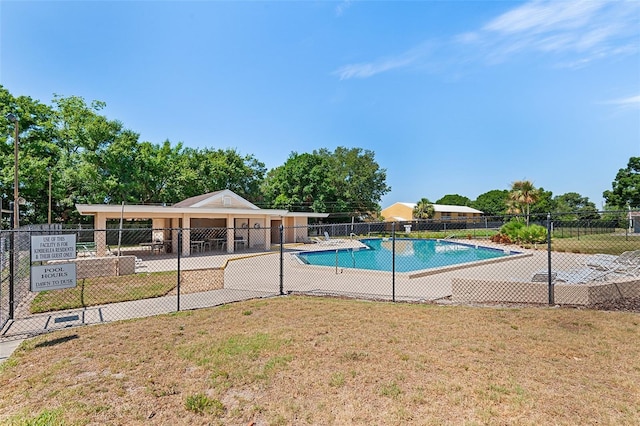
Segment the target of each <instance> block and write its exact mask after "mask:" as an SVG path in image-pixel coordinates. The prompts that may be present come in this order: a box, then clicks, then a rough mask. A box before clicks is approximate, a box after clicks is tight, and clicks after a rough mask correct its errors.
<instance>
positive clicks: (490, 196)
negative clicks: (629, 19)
mask: <svg viewBox="0 0 640 426" xmlns="http://www.w3.org/2000/svg"><path fill="white" fill-rule="evenodd" d="M508 198H509V191H507V190H506V189H502V190H501V189H493V190H491V191H488V192H485V193H484V194H480V195H478V198H476V199H475V201H474V202H472V203H471V207H473V208H474V209H478V210H480V211H481V212H483V213H484V214H485V215H487V216H498V215H503V214H505V213H506V210H507V207H506V204H507V200H508Z"/></svg>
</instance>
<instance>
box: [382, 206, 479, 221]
mask: <svg viewBox="0 0 640 426" xmlns="http://www.w3.org/2000/svg"><path fill="white" fill-rule="evenodd" d="M380 214H382V217H384V220H385V222H395V221H396V220H397V219H396V217H401V218H403V219H404V220H412V219H413V209H412V208H411V207H408V206H405V205H404V204H401V203H395V204H392V205H391V206H389V207H387V208H386V209H382V211H381V212H380ZM480 216H481V214H480V213H447V212H435V213H434V215H433V219H436V220H442V219H443V218H444V219H451V220H460V219H462V218H467V219H469V218H472V217H480Z"/></svg>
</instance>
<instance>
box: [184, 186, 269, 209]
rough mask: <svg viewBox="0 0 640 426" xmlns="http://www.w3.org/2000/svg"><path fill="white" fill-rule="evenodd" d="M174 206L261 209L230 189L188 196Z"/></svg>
mask: <svg viewBox="0 0 640 426" xmlns="http://www.w3.org/2000/svg"><path fill="white" fill-rule="evenodd" d="M172 207H196V208H197V207H201V208H230V209H253V210H259V209H260V208H259V207H258V206H256V205H255V204H252V203H250V202H249V201H247V200H245V199H244V198H242V197H241V196H239V195H238V194H236V193H235V192H233V191H231V190H229V189H224V190H222V191H215V192H209V193H208V194H202V195H197V196H195V197H191V198H187V199H186V200H182V201H180V202H179V203H176V204H174V205H173V206H172Z"/></svg>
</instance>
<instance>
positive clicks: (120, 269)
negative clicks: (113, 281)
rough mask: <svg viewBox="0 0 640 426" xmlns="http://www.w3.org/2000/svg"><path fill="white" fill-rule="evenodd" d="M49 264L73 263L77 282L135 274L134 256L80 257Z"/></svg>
mask: <svg viewBox="0 0 640 426" xmlns="http://www.w3.org/2000/svg"><path fill="white" fill-rule="evenodd" d="M50 263H75V264H76V278H77V279H79V280H81V279H83V278H91V277H115V276H118V275H131V274H134V273H135V272H136V257H135V256H120V257H116V256H107V257H80V258H77V259H72V260H69V261H64V262H58V261H56V262H50Z"/></svg>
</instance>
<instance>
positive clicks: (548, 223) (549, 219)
mask: <svg viewBox="0 0 640 426" xmlns="http://www.w3.org/2000/svg"><path fill="white" fill-rule="evenodd" d="M547 280H548V283H549V305H553V304H554V295H553V293H554V291H553V277H552V276H551V213H547Z"/></svg>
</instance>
